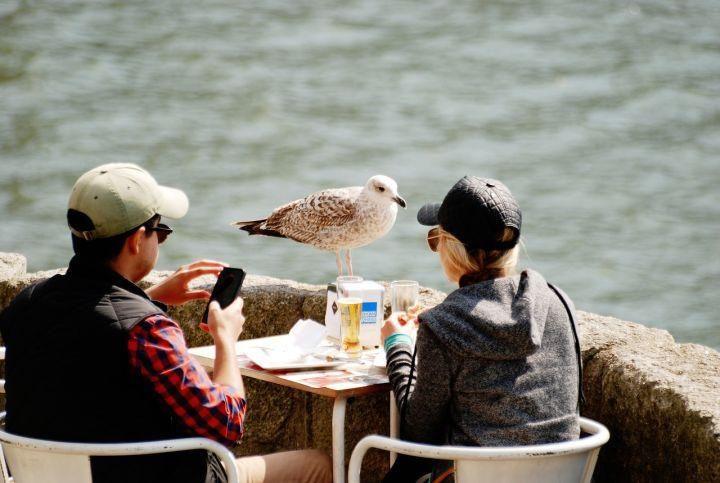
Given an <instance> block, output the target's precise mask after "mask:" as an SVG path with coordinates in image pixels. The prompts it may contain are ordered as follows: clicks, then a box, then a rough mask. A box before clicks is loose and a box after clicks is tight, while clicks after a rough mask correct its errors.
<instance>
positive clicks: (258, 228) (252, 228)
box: [231, 219, 287, 238]
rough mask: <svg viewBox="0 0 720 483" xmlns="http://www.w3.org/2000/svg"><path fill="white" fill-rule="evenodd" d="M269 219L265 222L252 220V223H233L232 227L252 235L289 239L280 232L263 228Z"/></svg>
mask: <svg viewBox="0 0 720 483" xmlns="http://www.w3.org/2000/svg"><path fill="white" fill-rule="evenodd" d="M266 221H267V219H263V220H252V221H236V222H234V223H231V225H232V226H236V227H238V228H239V229H241V230H243V231H246V232H248V233H249V234H251V235H265V236H275V237H278V238H287V237H286V236H285V235H283V234H282V233H280V232H277V231H275V230H268V229H267V228H263V225H264V224H265V222H266Z"/></svg>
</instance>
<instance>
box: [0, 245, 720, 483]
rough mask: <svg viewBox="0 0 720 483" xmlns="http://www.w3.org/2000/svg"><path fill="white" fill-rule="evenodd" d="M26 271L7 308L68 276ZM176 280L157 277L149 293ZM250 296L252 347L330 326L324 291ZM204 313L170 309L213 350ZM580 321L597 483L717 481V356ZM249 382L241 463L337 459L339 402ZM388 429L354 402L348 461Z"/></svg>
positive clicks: (383, 462)
mask: <svg viewBox="0 0 720 483" xmlns="http://www.w3.org/2000/svg"><path fill="white" fill-rule="evenodd" d="M6 261H8V262H6ZM24 266H25V265H24V259H23V258H22V257H21V256H20V255H13V254H2V253H0V308H3V307H5V306H6V305H7V304H8V303H9V301H10V300H11V299H12V297H14V296H15V295H16V294H17V293H18V292H19V291H20V290H21V289H22V288H23V287H25V286H27V285H28V284H29V283H32V282H33V281H35V280H38V279H39V278H45V277H47V276H51V275H53V274H55V273H58V272H62V270H53V271H49V272H38V273H34V274H25V273H24ZM6 267H9V268H6ZM169 273H170V272H153V273H152V274H151V275H149V276H148V277H147V278H146V279H145V280H144V281H143V282H142V283H141V285H142V286H148V285H150V284H152V283H157V281H159V280H161V279H162V278H163V277H165V276H167V275H168V274H169ZM212 283H213V281H212V279H210V278H207V279H203V280H202V281H201V283H200V284H199V285H201V286H202V285H205V286H207V287H208V288H210V287H211V285H212ZM243 298H244V300H245V315H246V318H247V321H246V325H245V331H244V332H243V335H242V338H243V339H246V338H255V337H262V336H267V335H275V334H282V333H286V332H287V331H288V330H289V328H290V327H291V326H292V324H294V323H295V322H296V321H297V320H298V319H299V318H313V319H315V320H318V321H322V320H323V318H324V313H325V290H324V287H322V286H317V285H306V284H301V283H297V282H294V281H291V280H278V279H274V278H270V277H261V276H253V275H249V276H248V278H247V281H246V283H245V286H244V287H243ZM443 298H444V294H442V293H440V292H437V291H434V290H432V289H425V288H423V289H422V291H421V300H422V302H423V303H424V305H427V306H432V305H435V304H437V303H438V302H440V301H441V300H442V299H443ZM386 302H387V300H386ZM203 309H204V303H202V302H192V303H189V304H186V305H185V306H183V307H173V308H172V309H171V311H170V313H171V315H172V316H173V317H174V318H175V319H176V320H177V321H178V322H179V323H180V325H181V326H182V328H183V331H184V332H185V336H186V339H187V341H188V345H189V346H197V345H206V344H211V343H212V340H211V338H210V336H209V335H208V334H206V333H205V332H203V331H201V330H200V329H198V327H197V325H198V321H199V319H200V317H201V315H202V311H203ZM387 311H389V307H388V306H387V303H386V312H387ZM578 318H579V324H580V333H581V334H580V336H581V345H582V353H583V360H584V363H585V377H584V381H583V385H584V389H585V394H586V397H587V400H588V402H587V404H586V406H585V407H584V408H583V415H585V416H587V417H590V418H592V419H595V420H598V421H600V422H602V423H603V424H605V425H606V426H607V427H608V428H609V429H610V432H611V439H610V442H609V443H608V444H607V445H605V446H604V447H603V450H602V451H601V453H600V459H599V460H598V465H597V467H596V472H595V478H594V479H595V481H608V482H610V481H612V482H615V481H633V482H635V481H640V482H643V481H707V482H711V481H720V456H719V455H720V402H719V401H720V354H719V353H718V352H716V351H714V350H712V349H709V348H707V347H704V346H701V345H697V344H676V343H675V342H674V340H673V338H672V336H671V335H670V334H669V333H668V332H666V331H664V330H658V329H652V328H648V327H645V326H643V325H640V324H636V323H632V322H626V321H622V320H618V319H615V318H611V317H604V316H601V315H597V314H591V313H587V312H579V313H578ZM245 382H246V386H247V392H248V419H247V428H246V434H245V437H244V438H243V441H242V443H241V444H240V445H239V446H238V447H237V448H236V449H235V451H236V453H237V454H238V455H247V454H259V453H266V452H271V451H280V450H286V449H298V448H309V447H315V448H320V449H322V450H325V451H327V452H328V453H329V452H330V447H331V431H330V428H331V414H332V401H331V400H330V399H328V398H324V397H320V396H315V395H309V394H306V393H302V392H300V391H296V390H292V389H288V388H283V387H278V386H275V385H272V384H268V383H265V382H262V381H256V380H252V379H249V378H245ZM388 424H389V422H388V396H387V395H386V394H380V395H374V396H371V397H362V398H356V399H354V400H351V401H350V403H349V404H348V409H347V423H346V427H347V444H346V448H345V451H346V459H349V457H350V453H351V451H352V448H353V447H354V445H355V444H356V442H357V441H358V440H359V439H360V438H361V437H362V436H364V435H366V434H370V433H378V434H387V432H388ZM387 461H388V459H387V454H385V453H381V452H377V451H372V452H370V453H368V455H367V456H366V459H365V464H364V465H363V475H364V476H363V481H369V482H371V481H378V480H379V479H380V477H381V475H382V474H384V472H385V471H386V469H387V467H388V463H387Z"/></svg>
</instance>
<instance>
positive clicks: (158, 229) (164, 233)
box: [147, 223, 173, 245]
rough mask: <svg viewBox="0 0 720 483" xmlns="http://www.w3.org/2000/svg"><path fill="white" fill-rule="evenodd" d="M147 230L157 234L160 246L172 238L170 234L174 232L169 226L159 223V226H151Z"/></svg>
mask: <svg viewBox="0 0 720 483" xmlns="http://www.w3.org/2000/svg"><path fill="white" fill-rule="evenodd" d="M147 229H148V231H154V232H155V233H157V237H158V245H159V244H161V243H163V242H164V241H165V240H167V237H168V236H170V233H172V232H173V231H172V228H170V227H169V226H167V225H166V224H165V223H158V224H157V225H155V226H150V227H148V228H147Z"/></svg>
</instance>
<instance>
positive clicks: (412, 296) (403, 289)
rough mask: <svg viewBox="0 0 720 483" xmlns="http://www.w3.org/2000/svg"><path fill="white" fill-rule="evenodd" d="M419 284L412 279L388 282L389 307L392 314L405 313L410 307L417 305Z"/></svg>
mask: <svg viewBox="0 0 720 483" xmlns="http://www.w3.org/2000/svg"><path fill="white" fill-rule="evenodd" d="M419 294H420V285H419V284H418V283H417V282H416V281H414V280H395V281H393V282H390V307H391V309H392V313H393V314H407V312H408V309H410V307H415V306H417V305H418V299H419Z"/></svg>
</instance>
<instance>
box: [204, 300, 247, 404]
mask: <svg viewBox="0 0 720 483" xmlns="http://www.w3.org/2000/svg"><path fill="white" fill-rule="evenodd" d="M242 309H243V299H241V298H240V297H238V298H236V299H235V301H234V302H233V303H231V304H230V305H228V306H227V307H225V308H224V309H221V308H220V304H219V303H217V302H216V301H215V300H213V301H212V302H210V306H209V307H208V323H207V326H208V330H209V331H210V335H212V337H213V340H214V341H215V364H214V366H213V381H215V382H216V383H217V384H225V385H226V386H232V387H234V388H236V389H237V390H238V391H240V394H242V397H245V388H244V387H243V383H242V377H241V376H240V371H239V370H238V367H237V357H236V353H235V342H237V340H238V337H240V334H241V333H242V329H243V324H245V317H244V316H243V313H242Z"/></svg>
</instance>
